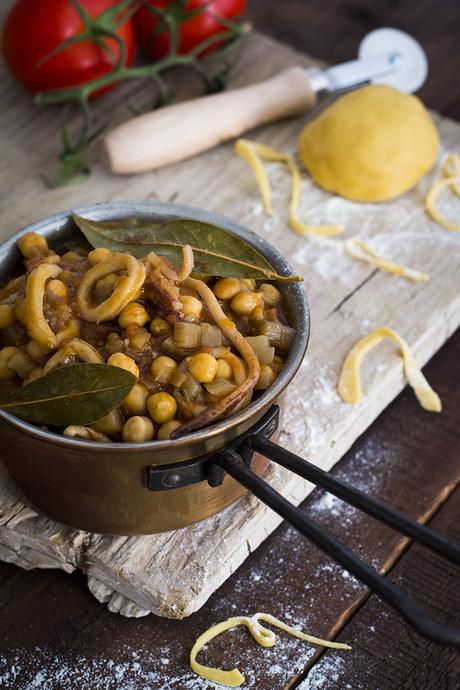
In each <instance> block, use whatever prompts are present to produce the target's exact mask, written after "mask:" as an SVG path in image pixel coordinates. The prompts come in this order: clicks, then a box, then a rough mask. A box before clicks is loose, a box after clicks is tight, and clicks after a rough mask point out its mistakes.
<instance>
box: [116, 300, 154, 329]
mask: <svg viewBox="0 0 460 690" xmlns="http://www.w3.org/2000/svg"><path fill="white" fill-rule="evenodd" d="M147 321H150V316H149V313H148V311H147V309H146V308H145V307H144V305H143V304H140V303H139V302H130V303H129V304H127V305H126V307H123V309H122V310H121V312H120V314H119V316H118V323H119V324H120V326H121V327H122V328H127V327H128V326H130V325H131V324H136V326H143V325H144V324H145V323H147Z"/></svg>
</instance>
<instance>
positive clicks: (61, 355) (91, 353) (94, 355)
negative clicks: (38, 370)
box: [43, 338, 104, 374]
mask: <svg viewBox="0 0 460 690" xmlns="http://www.w3.org/2000/svg"><path fill="white" fill-rule="evenodd" d="M69 357H78V359H79V360H80V361H81V362H87V363H89V364H104V360H103V358H102V357H101V355H100V354H99V352H98V351H97V350H96V348H95V347H93V346H92V345H90V344H89V343H87V342H86V340H80V338H73V340H69V342H68V343H66V344H65V345H63V346H62V347H60V348H59V350H58V351H57V352H55V353H54V355H53V356H52V357H50V358H49V360H48V361H47V363H46V364H45V367H44V369H43V373H44V374H47V373H48V372H49V371H51V369H55V368H56V367H58V366H60V365H61V364H62V365H63V364H66V359H68V358H69Z"/></svg>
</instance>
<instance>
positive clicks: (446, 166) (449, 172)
mask: <svg viewBox="0 0 460 690" xmlns="http://www.w3.org/2000/svg"><path fill="white" fill-rule="evenodd" d="M442 174H443V175H444V177H460V156H459V155H458V153H448V154H447V156H446V157H445V159H444V163H443V166H442ZM451 189H452V191H453V192H454V193H455V194H456V195H457V196H460V188H459V187H457V185H455V184H453V185H452V187H451Z"/></svg>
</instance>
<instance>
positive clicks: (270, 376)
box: [254, 364, 276, 391]
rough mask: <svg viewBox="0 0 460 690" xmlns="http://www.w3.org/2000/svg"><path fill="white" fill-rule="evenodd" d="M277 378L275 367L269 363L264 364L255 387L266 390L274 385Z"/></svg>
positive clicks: (258, 389)
mask: <svg viewBox="0 0 460 690" xmlns="http://www.w3.org/2000/svg"><path fill="white" fill-rule="evenodd" d="M275 378H276V375H275V372H274V371H273V369H272V368H271V367H270V366H269V365H268V364H262V366H261V367H260V372H259V378H258V379H257V383H256V385H255V386H254V388H255V389H256V390H257V391H265V390H267V388H269V387H270V386H271V385H272V383H273V381H274V380H275Z"/></svg>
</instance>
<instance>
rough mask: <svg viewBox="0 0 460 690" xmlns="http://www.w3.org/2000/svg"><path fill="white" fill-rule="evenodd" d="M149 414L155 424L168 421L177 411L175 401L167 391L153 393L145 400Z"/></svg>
mask: <svg viewBox="0 0 460 690" xmlns="http://www.w3.org/2000/svg"><path fill="white" fill-rule="evenodd" d="M147 410H148V411H149V415H150V416H151V418H152V419H153V421H154V422H156V423H157V424H165V422H170V421H171V420H172V419H173V417H174V415H175V414H176V412H177V403H176V401H175V399H174V398H173V396H172V395H170V394H169V393H164V392H161V393H154V394H153V395H151V396H150V398H149V399H148V400H147Z"/></svg>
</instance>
